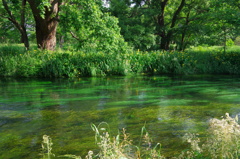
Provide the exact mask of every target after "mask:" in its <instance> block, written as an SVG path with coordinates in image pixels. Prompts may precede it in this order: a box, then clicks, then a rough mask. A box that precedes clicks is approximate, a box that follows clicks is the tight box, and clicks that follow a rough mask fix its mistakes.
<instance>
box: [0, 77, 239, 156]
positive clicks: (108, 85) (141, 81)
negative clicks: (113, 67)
mask: <svg viewBox="0 0 240 159" xmlns="http://www.w3.org/2000/svg"><path fill="white" fill-rule="evenodd" d="M239 92H240V83H239V77H232V76H183V77H182V76H181V77H179V76H174V77H168V76H156V77H146V76H140V77H106V78H81V79H57V80H36V79H21V80H14V79H1V80H0V110H1V111H0V136H1V138H0V143H1V144H0V158H40V156H39V153H40V152H41V141H42V135H44V134H47V135H49V136H51V137H52V139H53V143H54V145H53V152H54V153H56V154H75V155H81V156H84V154H87V151H88V150H94V149H96V145H95V143H94V132H93V131H92V130H91V127H90V124H91V123H94V124H96V125H97V124H99V123H100V122H102V121H105V122H107V123H109V125H110V127H111V133H112V134H113V135H116V134H117V132H118V130H120V129H122V128H126V129H127V132H128V133H130V134H131V137H132V138H133V139H134V140H136V141H137V140H138V138H139V135H140V132H141V128H142V126H143V125H144V124H145V123H146V128H147V130H148V131H149V133H150V134H151V136H152V138H153V141H154V142H156V143H157V142H160V143H161V144H162V149H163V150H162V151H163V154H165V155H166V156H168V155H171V156H172V155H173V154H179V153H180V152H181V151H182V150H183V149H185V148H187V144H186V143H183V142H182V140H181V137H182V136H183V135H184V134H185V133H186V132H194V133H196V132H198V133H199V134H200V136H201V137H204V134H205V130H206V128H207V121H208V120H209V119H210V118H213V117H221V116H222V115H224V114H225V113H226V112H228V113H230V114H231V115H232V116H235V115H237V114H239V113H240V107H239V104H240V93H239Z"/></svg>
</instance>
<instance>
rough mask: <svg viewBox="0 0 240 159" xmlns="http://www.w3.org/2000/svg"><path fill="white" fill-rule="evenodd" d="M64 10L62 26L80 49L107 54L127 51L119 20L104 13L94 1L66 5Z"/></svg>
mask: <svg viewBox="0 0 240 159" xmlns="http://www.w3.org/2000/svg"><path fill="white" fill-rule="evenodd" d="M72 3H74V5H73V4H72ZM63 9H64V12H62V13H61V19H62V23H61V25H62V27H64V30H66V31H67V32H68V33H71V34H72V36H73V37H74V38H75V40H76V42H77V46H78V48H81V49H83V50H85V51H97V52H99V51H104V52H107V53H110V52H120V53H123V52H126V51H127V49H128V47H127V44H126V43H125V42H124V39H123V37H122V36H121V35H120V28H119V26H118V20H117V18H115V17H113V16H110V15H109V14H108V13H103V12H102V11H101V10H100V9H101V7H100V6H99V4H98V3H96V2H95V1H94V0H90V1H88V2H86V1H83V0H82V1H76V2H75V1H74V2H71V3H66V4H65V5H64V6H63Z"/></svg>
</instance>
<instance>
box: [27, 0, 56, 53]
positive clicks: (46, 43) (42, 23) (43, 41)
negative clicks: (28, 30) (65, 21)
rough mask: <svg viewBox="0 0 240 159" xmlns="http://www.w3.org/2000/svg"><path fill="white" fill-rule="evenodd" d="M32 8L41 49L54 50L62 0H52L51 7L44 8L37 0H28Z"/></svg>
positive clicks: (38, 43)
mask: <svg viewBox="0 0 240 159" xmlns="http://www.w3.org/2000/svg"><path fill="white" fill-rule="evenodd" d="M27 1H28V3H29V4H30V7H31V9H32V12H33V15H34V19H35V23H36V39H37V45H38V47H39V48H41V49H46V50H54V49H55V47H56V30H57V26H58V12H59V6H60V4H61V3H60V0H51V1H50V2H49V3H50V5H51V6H50V7H47V6H45V7H44V9H43V10H40V9H39V5H40V4H38V3H37V2H36V1H35V0H27Z"/></svg>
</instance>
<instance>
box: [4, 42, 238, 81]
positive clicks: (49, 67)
mask: <svg viewBox="0 0 240 159" xmlns="http://www.w3.org/2000/svg"><path fill="white" fill-rule="evenodd" d="M239 68H240V51H238V50H237V49H236V50H233V49H229V50H228V51H226V52H225V51H224V50H223V49H221V48H220V49H219V48H214V49H213V48H200V47H199V48H198V49H190V50H187V51H185V52H180V51H150V52H142V51H139V50H137V51H129V52H128V53H124V54H122V53H108V54H106V53H103V52H94V51H69V50H57V51H54V52H52V51H42V50H37V49H35V50H29V51H26V50H24V48H23V47H21V46H19V45H14V46H12V45H11V46H10V45H1V47H0V76H2V77H47V78H52V77H84V76H88V77H91V76H111V75H130V74H149V75H162V74H180V75H184V74H234V75H238V74H240V69H239Z"/></svg>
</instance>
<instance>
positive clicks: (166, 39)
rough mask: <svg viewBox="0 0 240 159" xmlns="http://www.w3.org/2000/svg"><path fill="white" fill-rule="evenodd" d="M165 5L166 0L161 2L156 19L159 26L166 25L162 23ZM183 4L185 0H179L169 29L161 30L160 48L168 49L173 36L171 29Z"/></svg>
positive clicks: (163, 26)
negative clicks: (158, 18) (159, 12)
mask: <svg viewBox="0 0 240 159" xmlns="http://www.w3.org/2000/svg"><path fill="white" fill-rule="evenodd" d="M166 5H167V0H165V1H164V2H162V4H161V7H162V8H161V9H162V11H161V14H160V21H159V20H158V24H159V25H160V27H161V28H165V27H166V26H165V24H164V9H165V7H166ZM184 5H185V0H181V3H180V5H179V6H178V8H177V10H176V11H175V12H174V14H173V17H172V21H171V25H170V29H169V30H168V31H167V32H166V31H165V30H164V29H163V30H162V32H161V33H160V36H161V43H160V49H163V50H169V45H170V42H171V40H172V36H173V30H172V29H173V28H174V27H175V25H176V22H177V19H178V15H179V14H180V12H181V11H182V9H183V7H184Z"/></svg>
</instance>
